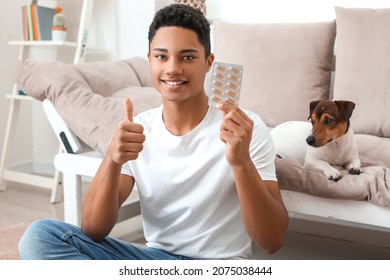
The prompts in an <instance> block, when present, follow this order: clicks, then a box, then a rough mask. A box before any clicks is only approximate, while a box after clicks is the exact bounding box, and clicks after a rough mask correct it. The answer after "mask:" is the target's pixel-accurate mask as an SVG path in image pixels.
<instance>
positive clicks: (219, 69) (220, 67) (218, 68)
mask: <svg viewBox="0 0 390 280" xmlns="http://www.w3.org/2000/svg"><path fill="white" fill-rule="evenodd" d="M215 68H216V69H217V70H218V71H221V72H223V73H225V72H226V71H227V70H228V69H227V68H226V67H223V66H222V65H217V67H215Z"/></svg>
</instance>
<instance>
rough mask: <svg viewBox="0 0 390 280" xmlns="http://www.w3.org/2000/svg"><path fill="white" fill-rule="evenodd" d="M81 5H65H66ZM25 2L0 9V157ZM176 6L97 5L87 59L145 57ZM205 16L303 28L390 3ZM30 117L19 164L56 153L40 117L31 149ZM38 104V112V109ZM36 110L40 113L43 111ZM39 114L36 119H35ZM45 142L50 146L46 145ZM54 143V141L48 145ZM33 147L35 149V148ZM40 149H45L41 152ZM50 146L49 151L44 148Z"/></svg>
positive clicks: (297, 1) (283, 0)
mask: <svg viewBox="0 0 390 280" xmlns="http://www.w3.org/2000/svg"><path fill="white" fill-rule="evenodd" d="M44 1H45V2H55V1H52V0H40V2H41V3H42V2H44ZM68 1H69V2H71V1H73V2H74V1H76V2H77V1H79V3H81V1H80V0H67V1H62V3H66V2H68ZM26 2H27V0H3V2H2V4H3V6H4V8H3V9H0V26H1V28H0V53H1V63H0V73H1V79H0V148H1V149H0V153H1V152H2V147H3V140H4V132H5V126H6V121H7V116H8V108H9V104H10V102H9V100H8V99H6V98H5V95H6V94H9V93H11V90H12V80H13V73H14V70H15V62H16V60H17V56H18V48H17V47H15V46H9V45H8V41H10V40H19V39H20V38H21V30H22V27H21V19H20V7H21V6H22V5H25V4H26ZM170 3H173V0H95V6H94V12H93V17H92V24H91V28H90V40H89V43H90V44H91V45H93V46H95V47H97V48H100V49H104V50H105V51H104V52H98V53H95V54H94V56H88V58H89V59H88V60H93V59H122V58H128V57H132V56H143V57H146V54H147V50H148V46H147V31H148V27H149V24H150V21H151V20H152V17H153V15H154V13H155V11H156V10H157V9H159V8H161V7H162V6H164V5H167V4H170ZM206 4H207V14H208V18H210V19H213V20H215V19H219V20H225V21H231V22H246V23H254V22H302V21H323V20H329V19H334V18H335V15H334V6H335V5H337V6H343V7H370V8H379V7H390V1H381V0H315V1H313V0H272V1H269V0H240V1H237V0H207V1H206ZM67 7H68V4H64V13H66V14H68V15H69V24H70V26H69V28H70V31H69V32H70V33H69V36H70V37H73V36H74V35H72V33H73V34H74V32H75V30H77V28H76V27H77V22H76V20H75V17H76V15H77V14H78V13H79V12H80V11H71V10H69V9H67ZM23 106H24V108H23V111H25V112H26V114H25V115H27V121H26V124H25V125H24V126H23V124H21V125H20V128H19V131H20V132H19V134H18V139H17V143H16V146H17V147H18V149H17V151H16V153H17V154H18V155H19V156H18V157H17V158H23V156H24V155H29V153H30V150H31V148H32V147H34V149H35V150H37V151H39V152H38V153H36V154H37V155H39V156H40V157H42V158H48V155H45V154H44V153H42V152H41V151H42V149H44V150H50V152H52V150H55V149H56V144H55V140H54V142H53V143H52V144H50V145H49V146H50V148H49V149H48V148H47V147H48V145H47V144H46V142H47V141H48V139H49V138H50V137H49V136H48V133H49V132H48V131H47V129H46V128H47V127H44V126H45V125H47V124H45V121H44V119H42V118H41V117H39V116H38V118H40V119H39V122H37V121H35V122H34V130H38V131H40V129H41V132H39V133H36V134H35V137H37V138H35V140H34V141H32V143H29V141H27V140H29V139H27V138H26V137H25V135H28V133H29V132H31V127H32V123H31V117H29V116H31V110H30V109H29V106H28V105H25V104H24V105H23ZM39 106H40V104H37V105H36V106H35V107H39ZM36 110H38V111H39V110H40V109H39V108H38V109H36ZM34 114H36V113H34ZM45 141H46V142H45ZM50 141H51V140H50ZM33 142H35V143H33ZM40 145H41V146H40ZM45 145H46V146H45Z"/></svg>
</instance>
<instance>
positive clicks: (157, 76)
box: [148, 27, 214, 102]
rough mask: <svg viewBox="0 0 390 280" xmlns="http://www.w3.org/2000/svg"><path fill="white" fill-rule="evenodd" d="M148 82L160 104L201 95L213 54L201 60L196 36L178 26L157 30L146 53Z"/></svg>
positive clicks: (203, 54) (202, 56)
mask: <svg viewBox="0 0 390 280" xmlns="http://www.w3.org/2000/svg"><path fill="white" fill-rule="evenodd" d="M148 58H149V65H150V71H151V75H152V81H153V84H154V86H155V88H156V89H157V90H158V91H159V92H160V93H161V96H162V98H163V100H164V101H172V102H185V101H191V100H192V99H193V98H197V97H199V96H200V94H203V95H204V94H205V92H204V79H205V75H206V72H208V71H209V70H210V68H211V65H212V62H213V59H214V57H213V55H210V56H209V57H208V58H207V59H206V58H205V51H204V47H203V46H202V45H201V44H200V43H199V41H198V37H197V35H196V33H195V32H194V31H192V30H189V29H185V28H180V27H161V28H159V29H158V30H157V32H156V34H155V36H154V38H153V40H152V41H151V43H150V53H149V54H148Z"/></svg>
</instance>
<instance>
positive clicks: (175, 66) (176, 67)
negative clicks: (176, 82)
mask: <svg viewBox="0 0 390 280" xmlns="http://www.w3.org/2000/svg"><path fill="white" fill-rule="evenodd" d="M182 72H183V70H182V68H181V64H180V61H178V60H177V59H170V60H169V62H168V64H167V73H168V74H169V75H178V74H182Z"/></svg>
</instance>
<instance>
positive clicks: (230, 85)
mask: <svg viewBox="0 0 390 280" xmlns="http://www.w3.org/2000/svg"><path fill="white" fill-rule="evenodd" d="M227 85H228V87H230V88H232V89H236V90H237V89H238V88H239V86H238V85H237V84H235V83H228V84H227Z"/></svg>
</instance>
